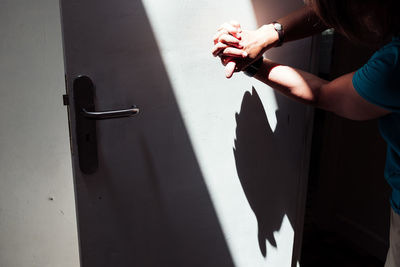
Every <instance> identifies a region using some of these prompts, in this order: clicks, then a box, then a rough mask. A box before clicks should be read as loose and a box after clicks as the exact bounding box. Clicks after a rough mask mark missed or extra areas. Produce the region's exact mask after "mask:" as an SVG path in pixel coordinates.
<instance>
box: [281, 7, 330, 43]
mask: <svg viewBox="0 0 400 267" xmlns="http://www.w3.org/2000/svg"><path fill="white" fill-rule="evenodd" d="M277 21H278V22H279V23H280V24H282V26H283V29H284V31H285V42H289V41H294V40H299V39H302V38H305V37H308V36H311V35H314V34H318V33H320V32H322V31H324V30H326V29H327V27H326V26H325V25H324V24H323V23H322V21H321V20H320V19H319V18H318V16H317V15H316V14H315V12H314V10H313V9H312V8H311V7H309V6H305V7H303V8H301V9H299V10H296V11H294V12H292V13H290V14H289V15H287V16H285V17H283V18H280V19H278V20H277Z"/></svg>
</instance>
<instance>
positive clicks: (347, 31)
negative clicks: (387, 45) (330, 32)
mask: <svg viewBox="0 0 400 267" xmlns="http://www.w3.org/2000/svg"><path fill="white" fill-rule="evenodd" d="M305 2H306V4H308V5H310V6H311V7H312V8H313V9H314V11H315V13H316V14H317V15H318V16H319V17H320V19H321V20H322V22H323V23H325V24H326V25H327V26H328V27H332V28H334V29H335V30H337V31H339V32H340V33H342V34H344V35H345V36H346V37H348V38H349V39H352V40H356V41H361V42H374V41H378V42H379V41H382V40H384V39H387V38H389V37H391V36H393V35H398V34H399V30H400V19H399V14H398V13H399V12H400V9H399V7H400V0H305Z"/></svg>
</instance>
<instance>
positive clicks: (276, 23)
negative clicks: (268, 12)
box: [272, 21, 285, 47]
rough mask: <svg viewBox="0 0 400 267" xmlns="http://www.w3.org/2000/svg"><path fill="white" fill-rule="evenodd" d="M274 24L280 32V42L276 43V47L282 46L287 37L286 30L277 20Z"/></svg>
mask: <svg viewBox="0 0 400 267" xmlns="http://www.w3.org/2000/svg"><path fill="white" fill-rule="evenodd" d="M272 25H274V29H275V31H276V32H277V33H278V38H279V40H278V43H277V44H276V45H275V47H278V46H281V45H282V44H283V41H284V39H285V32H284V30H283V26H282V24H280V23H279V22H277V21H274V22H272Z"/></svg>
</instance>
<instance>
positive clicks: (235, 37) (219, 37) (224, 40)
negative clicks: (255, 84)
mask: <svg viewBox="0 0 400 267" xmlns="http://www.w3.org/2000/svg"><path fill="white" fill-rule="evenodd" d="M241 32H242V29H241V27H240V24H239V23H238V22H236V21H231V22H230V23H224V24H222V25H221V26H220V27H219V28H218V32H217V34H216V35H215V36H214V47H217V49H218V50H219V51H223V49H225V48H228V47H229V46H233V47H237V48H242V47H241V46H240V45H238V43H239V41H240V39H241V38H240V33H241ZM214 50H215V48H214V49H213V54H214ZM214 56H217V54H214ZM243 56H247V54H244V55H243ZM232 59H233V58H232V57H224V58H221V62H222V64H223V65H224V66H225V76H226V77H227V78H231V77H232V75H233V73H234V71H235V69H236V62H235V61H234V60H232Z"/></svg>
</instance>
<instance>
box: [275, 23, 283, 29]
mask: <svg viewBox="0 0 400 267" xmlns="http://www.w3.org/2000/svg"><path fill="white" fill-rule="evenodd" d="M274 28H275V30H277V31H281V30H282V25H281V24H280V23H274Z"/></svg>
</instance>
